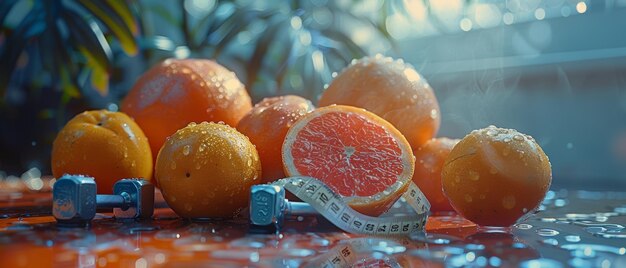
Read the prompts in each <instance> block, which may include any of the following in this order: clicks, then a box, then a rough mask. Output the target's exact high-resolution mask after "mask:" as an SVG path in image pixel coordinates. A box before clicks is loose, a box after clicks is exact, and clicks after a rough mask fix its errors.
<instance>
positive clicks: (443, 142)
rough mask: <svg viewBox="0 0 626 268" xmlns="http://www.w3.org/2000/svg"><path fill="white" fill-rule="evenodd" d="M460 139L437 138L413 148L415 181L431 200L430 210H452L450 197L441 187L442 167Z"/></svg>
mask: <svg viewBox="0 0 626 268" xmlns="http://www.w3.org/2000/svg"><path fill="white" fill-rule="evenodd" d="M458 142H459V140H453V139H448V138H435V139H431V140H429V141H427V142H426V143H424V145H422V146H421V147H419V148H417V149H416V150H413V153H415V173H413V182H415V184H416V185H417V186H418V187H419V188H420V190H422V192H424V194H425V195H426V198H428V201H430V206H431V207H430V211H432V212H438V211H452V210H454V209H453V208H452V206H450V202H449V201H448V198H447V197H446V196H445V195H443V190H442V189H441V168H442V167H443V163H444V161H445V160H446V157H448V154H449V153H450V151H451V150H452V147H454V145H456V144H457V143H458Z"/></svg>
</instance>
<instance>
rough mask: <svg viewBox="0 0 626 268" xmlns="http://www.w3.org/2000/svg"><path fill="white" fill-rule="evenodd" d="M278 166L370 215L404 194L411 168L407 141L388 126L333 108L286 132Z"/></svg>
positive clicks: (356, 110) (362, 112)
mask: <svg viewBox="0 0 626 268" xmlns="http://www.w3.org/2000/svg"><path fill="white" fill-rule="evenodd" d="M283 163H284V165H285V173H286V174H287V175H289V176H296V175H305V176H311V177H315V178H317V179H319V180H321V181H323V182H325V183H326V184H327V185H328V186H329V187H330V188H332V189H333V190H334V191H335V192H337V193H338V194H339V195H341V196H343V197H344V198H345V201H346V202H347V203H348V204H349V205H350V206H351V207H352V208H354V209H355V210H357V211H359V212H361V213H364V214H367V215H372V216H377V215H380V214H382V213H383V212H385V211H386V210H387V209H389V208H390V207H391V205H393V203H394V202H395V201H396V200H397V199H398V197H399V196H400V195H401V194H402V193H403V192H404V191H406V189H407V187H408V183H409V181H410V180H411V176H412V175H413V169H414V167H415V159H414V158H413V153H412V151H411V147H410V145H409V143H408V142H407V141H406V139H405V138H404V137H403V136H402V134H401V133H400V132H399V131H398V130H396V129H395V128H394V127H393V126H392V125H391V124H389V123H388V122H387V121H385V120H383V119H382V118H380V117H378V116H376V115H375V114H373V113H370V112H367V111H365V110H363V109H359V108H355V107H350V106H337V105H333V106H328V107H323V108H319V109H317V110H314V111H312V112H310V113H309V114H307V115H305V116H304V117H302V118H301V119H300V120H298V121H297V122H296V123H295V124H294V125H293V126H292V127H291V128H290V129H289V131H288V132H287V137H286V139H285V143H283Z"/></svg>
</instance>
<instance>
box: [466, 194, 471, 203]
mask: <svg viewBox="0 0 626 268" xmlns="http://www.w3.org/2000/svg"><path fill="white" fill-rule="evenodd" d="M465 202H467V203H471V202H472V196H471V195H469V194H465Z"/></svg>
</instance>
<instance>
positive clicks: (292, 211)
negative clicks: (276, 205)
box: [284, 199, 319, 216]
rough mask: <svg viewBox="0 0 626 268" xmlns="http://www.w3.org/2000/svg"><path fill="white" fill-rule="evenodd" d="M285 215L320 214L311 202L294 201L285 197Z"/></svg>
mask: <svg viewBox="0 0 626 268" xmlns="http://www.w3.org/2000/svg"><path fill="white" fill-rule="evenodd" d="M284 213H285V215H294V216H305V215H318V214H319V212H317V210H315V209H314V208H313V207H312V206H311V205H309V203H305V202H292V201H289V200H287V199H285V210H284Z"/></svg>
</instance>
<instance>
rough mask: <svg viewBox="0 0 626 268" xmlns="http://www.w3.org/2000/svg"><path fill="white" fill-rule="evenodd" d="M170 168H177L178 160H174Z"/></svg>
mask: <svg viewBox="0 0 626 268" xmlns="http://www.w3.org/2000/svg"><path fill="white" fill-rule="evenodd" d="M170 168H171V169H176V162H174V161H172V164H170Z"/></svg>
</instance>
